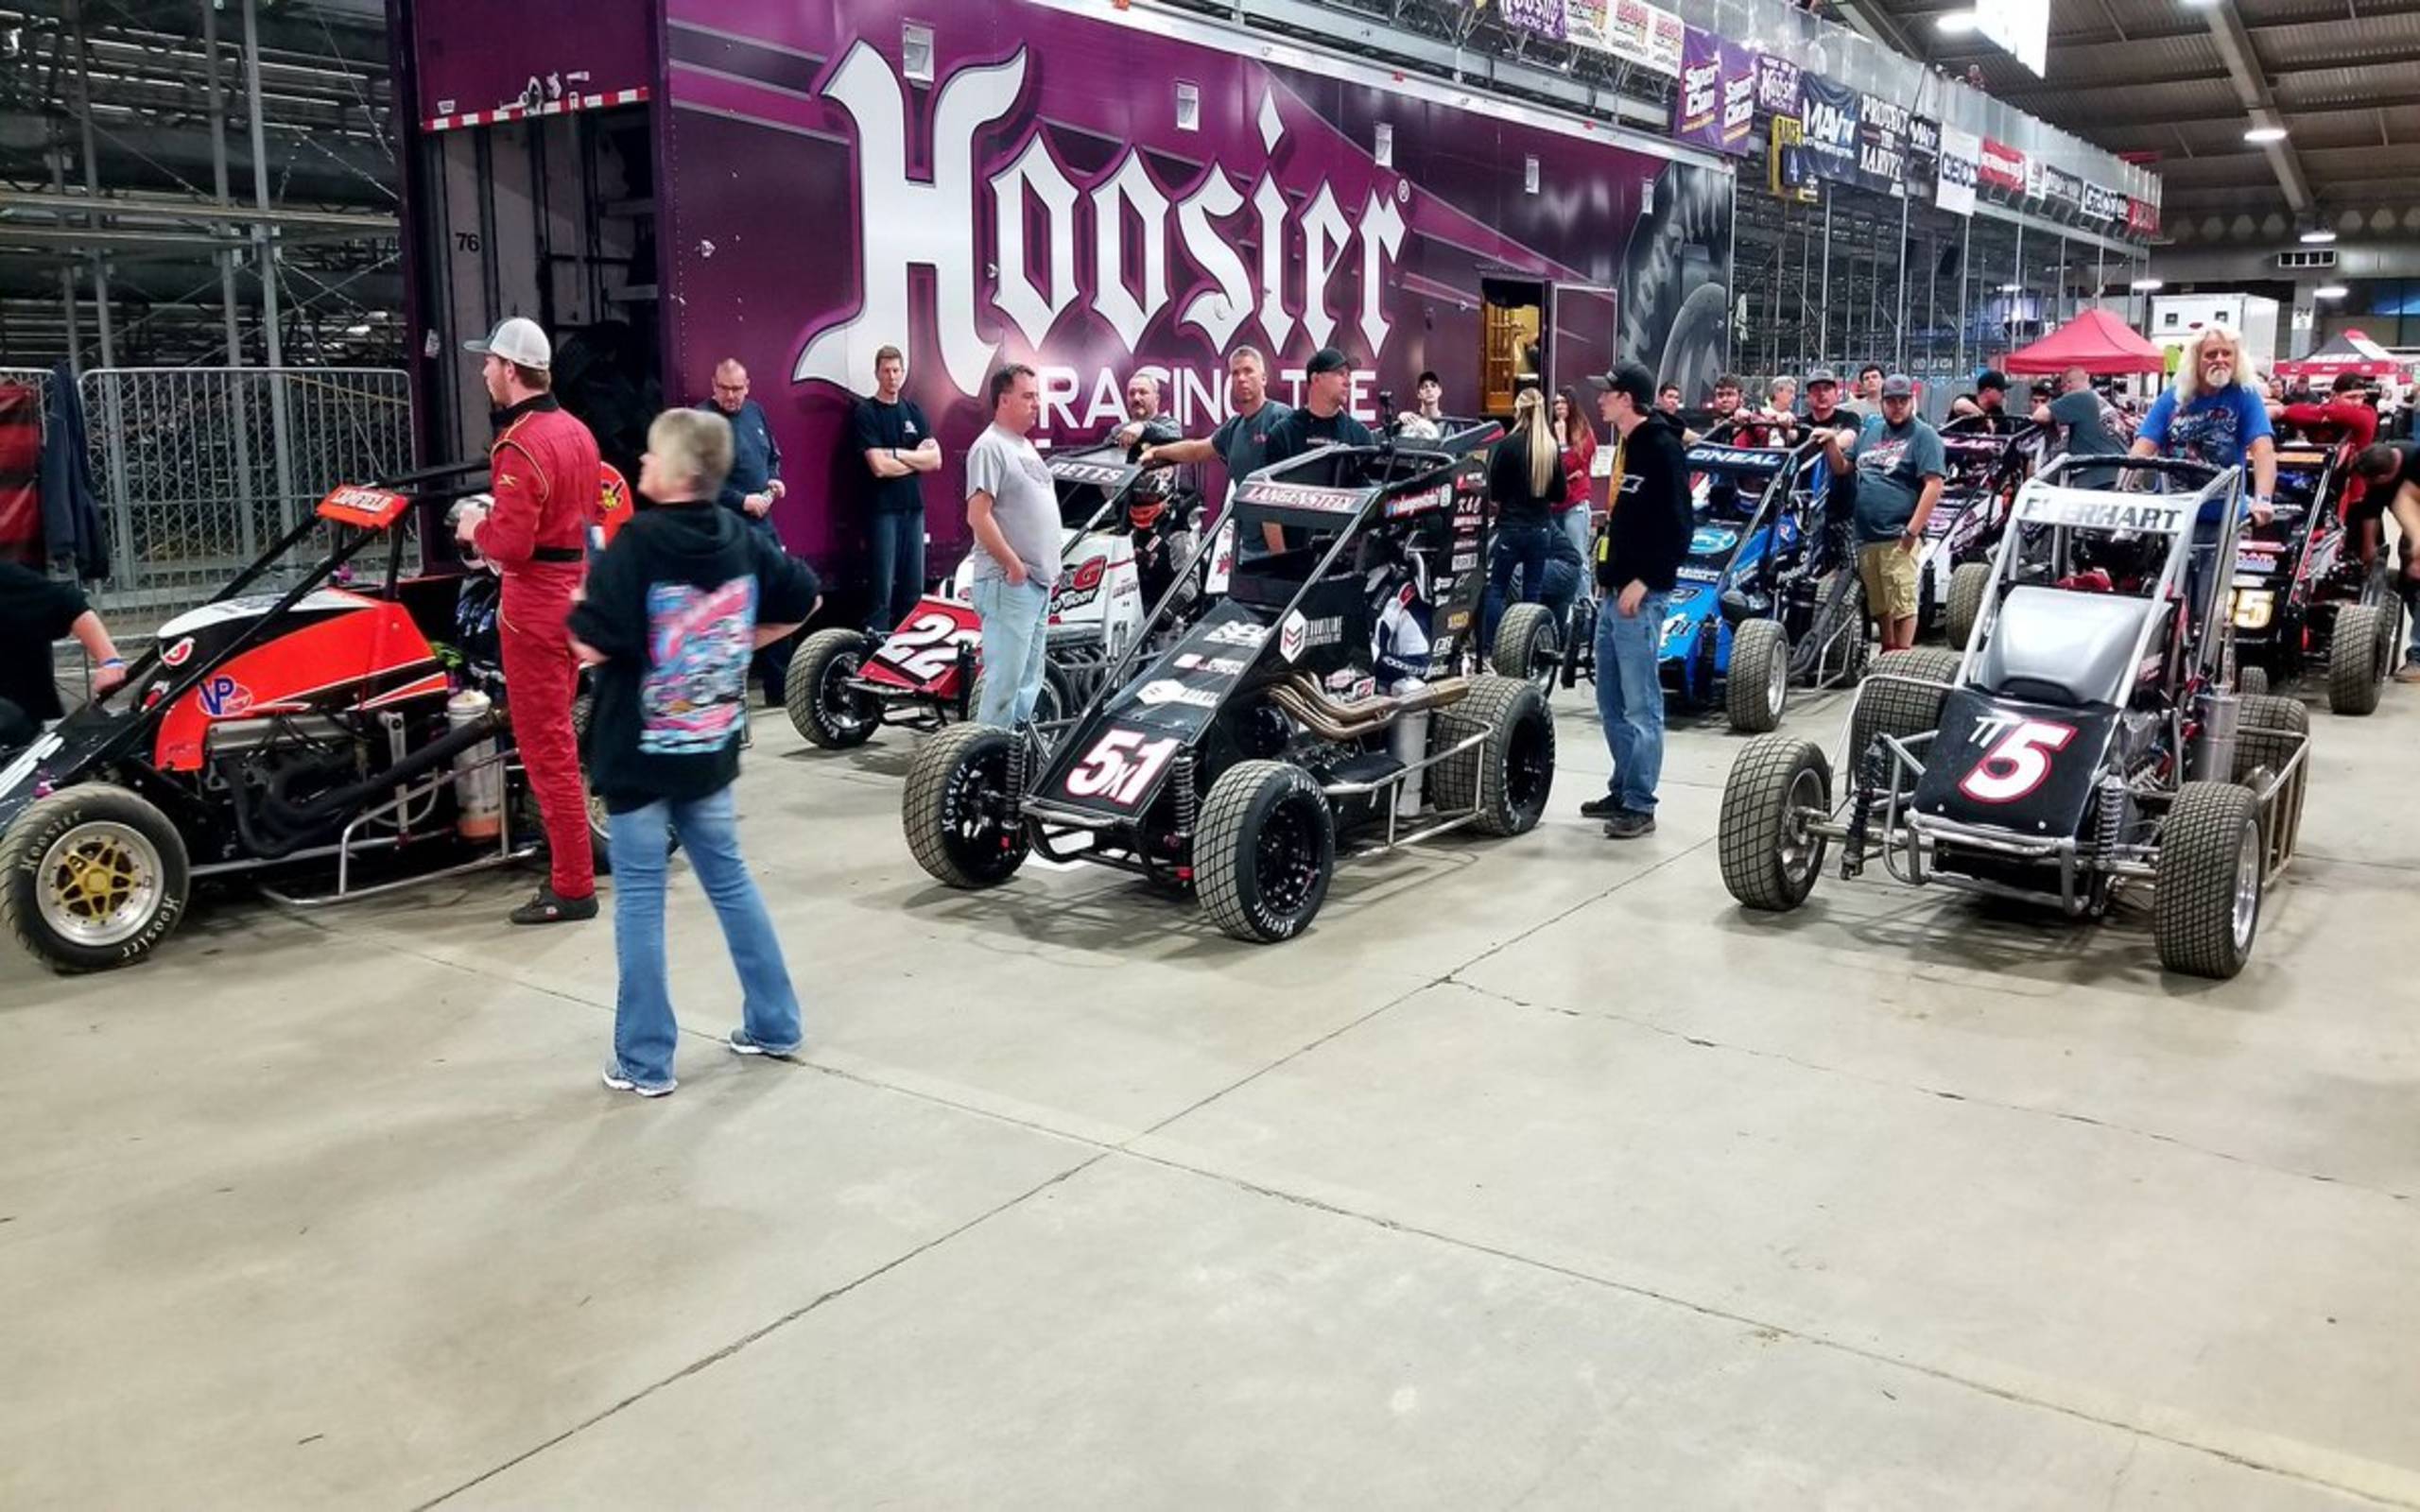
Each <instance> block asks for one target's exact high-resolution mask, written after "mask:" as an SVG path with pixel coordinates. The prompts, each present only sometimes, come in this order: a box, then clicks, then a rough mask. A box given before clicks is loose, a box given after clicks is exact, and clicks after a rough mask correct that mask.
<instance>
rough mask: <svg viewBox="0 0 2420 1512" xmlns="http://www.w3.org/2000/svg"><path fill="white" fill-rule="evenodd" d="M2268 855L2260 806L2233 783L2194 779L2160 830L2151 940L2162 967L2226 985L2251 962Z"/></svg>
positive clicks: (2182, 790) (2181, 792)
mask: <svg viewBox="0 0 2420 1512" xmlns="http://www.w3.org/2000/svg"><path fill="white" fill-rule="evenodd" d="M2266 859H2267V852H2266V848H2265V847H2264V846H2263V845H2262V843H2261V837H2260V805H2259V801H2258V799H2255V798H2254V797H2253V795H2252V791H2251V789H2249V788H2244V787H2238V786H2237V785H2236V784H2235V783H2233V782H2187V783H2186V784H2185V785H2184V786H2183V787H2181V788H2179V789H2178V790H2177V794H2176V801H2175V803H2174V804H2173V805H2171V806H2170V807H2169V811H2168V822H2167V823H2166V824H2164V825H2162V826H2161V827H2160V837H2159V863H2158V868H2157V873H2156V876H2155V877H2154V879H2153V881H2152V889H2153V891H2152V939H2154V940H2155V941H2157V942H2158V945H2159V962H2160V964H2161V965H2162V966H2165V967H2167V968H2168V969H2169V971H2182V972H2185V973H2186V974H2187V975H2188V976H2207V977H2215V978H2218V979H2220V980H2224V979H2226V978H2228V977H2231V976H2233V975H2235V974H2236V973H2237V972H2238V971H2242V970H2243V964H2244V962H2246V961H2248V960H2250V959H2251V958H2252V940H2253V936H2255V935H2256V933H2258V931H2259V928H2260V896H2261V890H2262V886H2263V883H2264V880H2265V879H2264V872H2265V870H2266Z"/></svg>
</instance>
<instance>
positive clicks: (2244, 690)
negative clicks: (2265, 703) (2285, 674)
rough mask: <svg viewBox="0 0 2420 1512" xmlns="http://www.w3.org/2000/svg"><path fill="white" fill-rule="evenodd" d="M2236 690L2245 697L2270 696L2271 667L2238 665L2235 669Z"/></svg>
mask: <svg viewBox="0 0 2420 1512" xmlns="http://www.w3.org/2000/svg"><path fill="white" fill-rule="evenodd" d="M2235 691H2236V693H2237V695H2238V696H2240V697H2244V698H2265V697H2267V696H2269V669H2268V668H2267V667H2264V666H2259V665H2252V666H2238V667H2237V668H2236V669H2235Z"/></svg>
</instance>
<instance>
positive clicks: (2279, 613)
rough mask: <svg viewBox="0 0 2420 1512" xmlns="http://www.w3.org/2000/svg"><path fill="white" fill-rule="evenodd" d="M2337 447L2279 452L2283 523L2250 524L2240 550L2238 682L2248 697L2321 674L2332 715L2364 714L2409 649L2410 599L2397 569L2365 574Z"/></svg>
mask: <svg viewBox="0 0 2420 1512" xmlns="http://www.w3.org/2000/svg"><path fill="white" fill-rule="evenodd" d="M2344 483H2345V468H2344V458H2343V456H2342V452H2341V449H2339V448H2323V447H2308V446H2286V447H2280V448H2279V449H2278V452H2277V494H2276V506H2277V508H2276V514H2275V516H2274V517H2273V519H2272V520H2271V521H2270V522H2269V524H2266V525H2254V524H2249V523H2247V524H2245V525H2244V529H2243V538H2242V539H2241V540H2240V541H2238V542H2237V543H2236V557H2235V585H2234V586H2235V591H2234V593H2233V596H2232V597H2231V599H2230V601H2229V617H2230V619H2231V621H2232V623H2233V625H2234V627H2235V655H2236V667H2237V673H2236V679H2237V682H2238V686H2239V687H2240V688H2241V690H2242V691H2243V692H2245V693H2267V692H2268V691H2269V689H2270V688H2271V687H2272V686H2277V687H2284V686H2286V685H2288V684H2290V683H2291V682H2293V681H2294V680H2295V679H2298V678H2301V677H2302V676H2304V675H2305V674H2306V673H2308V672H2310V671H2312V670H2313V669H2316V670H2317V671H2318V672H2319V673H2320V674H2321V675H2323V676H2325V679H2327V707H2328V710H2329V712H2331V713H2340V714H2366V713H2370V712H2371V711H2372V710H2374V709H2376V708H2377V706H2378V692H2379V689H2380V687H2381V686H2382V685H2383V684H2384V683H2385V681H2386V678H2387V675H2388V674H2389V673H2391V672H2393V671H2394V665H2395V662H2396V659H2397V656H2398V654H2399V653H2400V651H2401V649H2402V630H2403V600H2402V597H2401V595H2399V594H2398V593H2396V592H2395V591H2394V576H2393V574H2394V568H2393V565H2392V564H2391V563H2388V562H2384V561H2381V562H2380V563H2379V564H2378V565H2377V566H2376V567H2374V568H2364V567H2363V566H2362V565H2361V559H2360V556H2359V553H2358V552H2356V551H2354V550H2353V549H2352V542H2351V541H2350V540H2349V539H2348V537H2347V533H2346V531H2345V528H2344V519H2343V510H2342V501H2343V491H2344Z"/></svg>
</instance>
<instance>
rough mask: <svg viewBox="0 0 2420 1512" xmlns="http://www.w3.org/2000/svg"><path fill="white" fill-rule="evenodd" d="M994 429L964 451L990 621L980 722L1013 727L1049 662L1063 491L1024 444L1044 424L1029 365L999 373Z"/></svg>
mask: <svg viewBox="0 0 2420 1512" xmlns="http://www.w3.org/2000/svg"><path fill="white" fill-rule="evenodd" d="M991 396H992V423H991V424H990V425H988V426H986V427H984V430H983V434H982V435H980V436H978V437H977V438H975V444H974V445H972V446H970V447H968V448H967V449H966V525H967V528H968V529H969V530H970V531H972V532H974V535H975V553H974V560H975V612H976V613H977V614H979V615H981V616H982V617H983V681H982V684H981V688H980V691H981V695H982V696H981V697H980V698H978V699H977V702H976V706H975V721H976V723H977V724H982V725H998V726H1001V727H1003V728H1008V729H1013V728H1015V727H1017V726H1020V725H1023V724H1026V723H1028V722H1029V721H1030V720H1031V719H1032V718H1033V709H1034V704H1035V702H1036V700H1037V699H1039V698H1040V697H1041V696H1042V669H1043V664H1044V662H1046V660H1047V652H1048V649H1049V630H1050V590H1051V589H1052V588H1053V587H1055V586H1056V585H1057V584H1058V581H1059V552H1060V542H1059V535H1060V526H1059V491H1058V490H1057V489H1055V488H1053V487H1052V486H1051V482H1050V470H1049V468H1047V467H1046V466H1044V465H1043V461H1042V454H1041V453H1040V452H1038V451H1036V450H1034V446H1033V442H1031V441H1029V440H1028V439H1027V438H1026V433H1027V432H1029V431H1030V430H1032V429H1033V426H1034V422H1035V421H1038V420H1040V419H1041V418H1042V385H1041V383H1040V382H1039V381H1038V380H1037V379H1036V378H1035V377H1034V375H1033V369H1030V368H1028V367H1026V366H1024V365H1023V364H1021V363H1020V364H1015V365H1012V366H1010V367H1006V368H1003V369H1000V370H999V371H998V372H995V373H994V374H993V375H992V384H991Z"/></svg>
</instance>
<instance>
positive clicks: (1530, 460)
mask: <svg viewBox="0 0 2420 1512" xmlns="http://www.w3.org/2000/svg"><path fill="white" fill-rule="evenodd" d="M1487 496H1488V498H1489V500H1490V501H1492V502H1493V503H1494V504H1495V545H1494V546H1493V548H1491V550H1490V552H1489V555H1488V559H1487V604H1486V610H1485V614H1484V621H1485V623H1484V624H1483V625H1482V626H1481V627H1480V631H1479V639H1480V641H1481V642H1482V643H1484V644H1485V645H1486V646H1488V647H1489V648H1491V649H1492V648H1493V647H1494V646H1495V622H1496V621H1497V620H1499V619H1501V618H1503V617H1504V608H1505V605H1506V604H1507V603H1508V602H1512V600H1510V599H1509V596H1508V595H1509V594H1510V593H1511V592H1512V588H1513V573H1514V572H1515V571H1518V572H1519V573H1520V575H1521V597H1520V599H1519V600H1518V601H1517V602H1520V603H1524V604H1534V603H1537V602H1539V601H1541V600H1543V599H1544V598H1545V597H1546V579H1547V557H1548V556H1549V555H1551V553H1552V552H1553V550H1554V532H1555V529H1556V526H1555V523H1554V516H1555V511H1556V510H1557V509H1559V508H1561V507H1562V506H1563V501H1564V475H1563V449H1562V448H1561V447H1560V446H1558V445H1556V444H1555V438H1554V427H1553V426H1552V425H1551V424H1549V423H1548V422H1547V401H1546V396H1545V395H1544V394H1542V393H1540V392H1539V391H1538V390H1537V389H1535V388H1524V389H1522V390H1521V397H1520V398H1519V399H1518V400H1516V401H1514V402H1513V429H1512V432H1511V433H1510V434H1509V435H1507V436H1506V437H1505V438H1504V439H1502V440H1500V441H1498V442H1496V443H1495V451H1494V452H1492V453H1490V454H1489V455H1488V459H1487Z"/></svg>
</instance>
